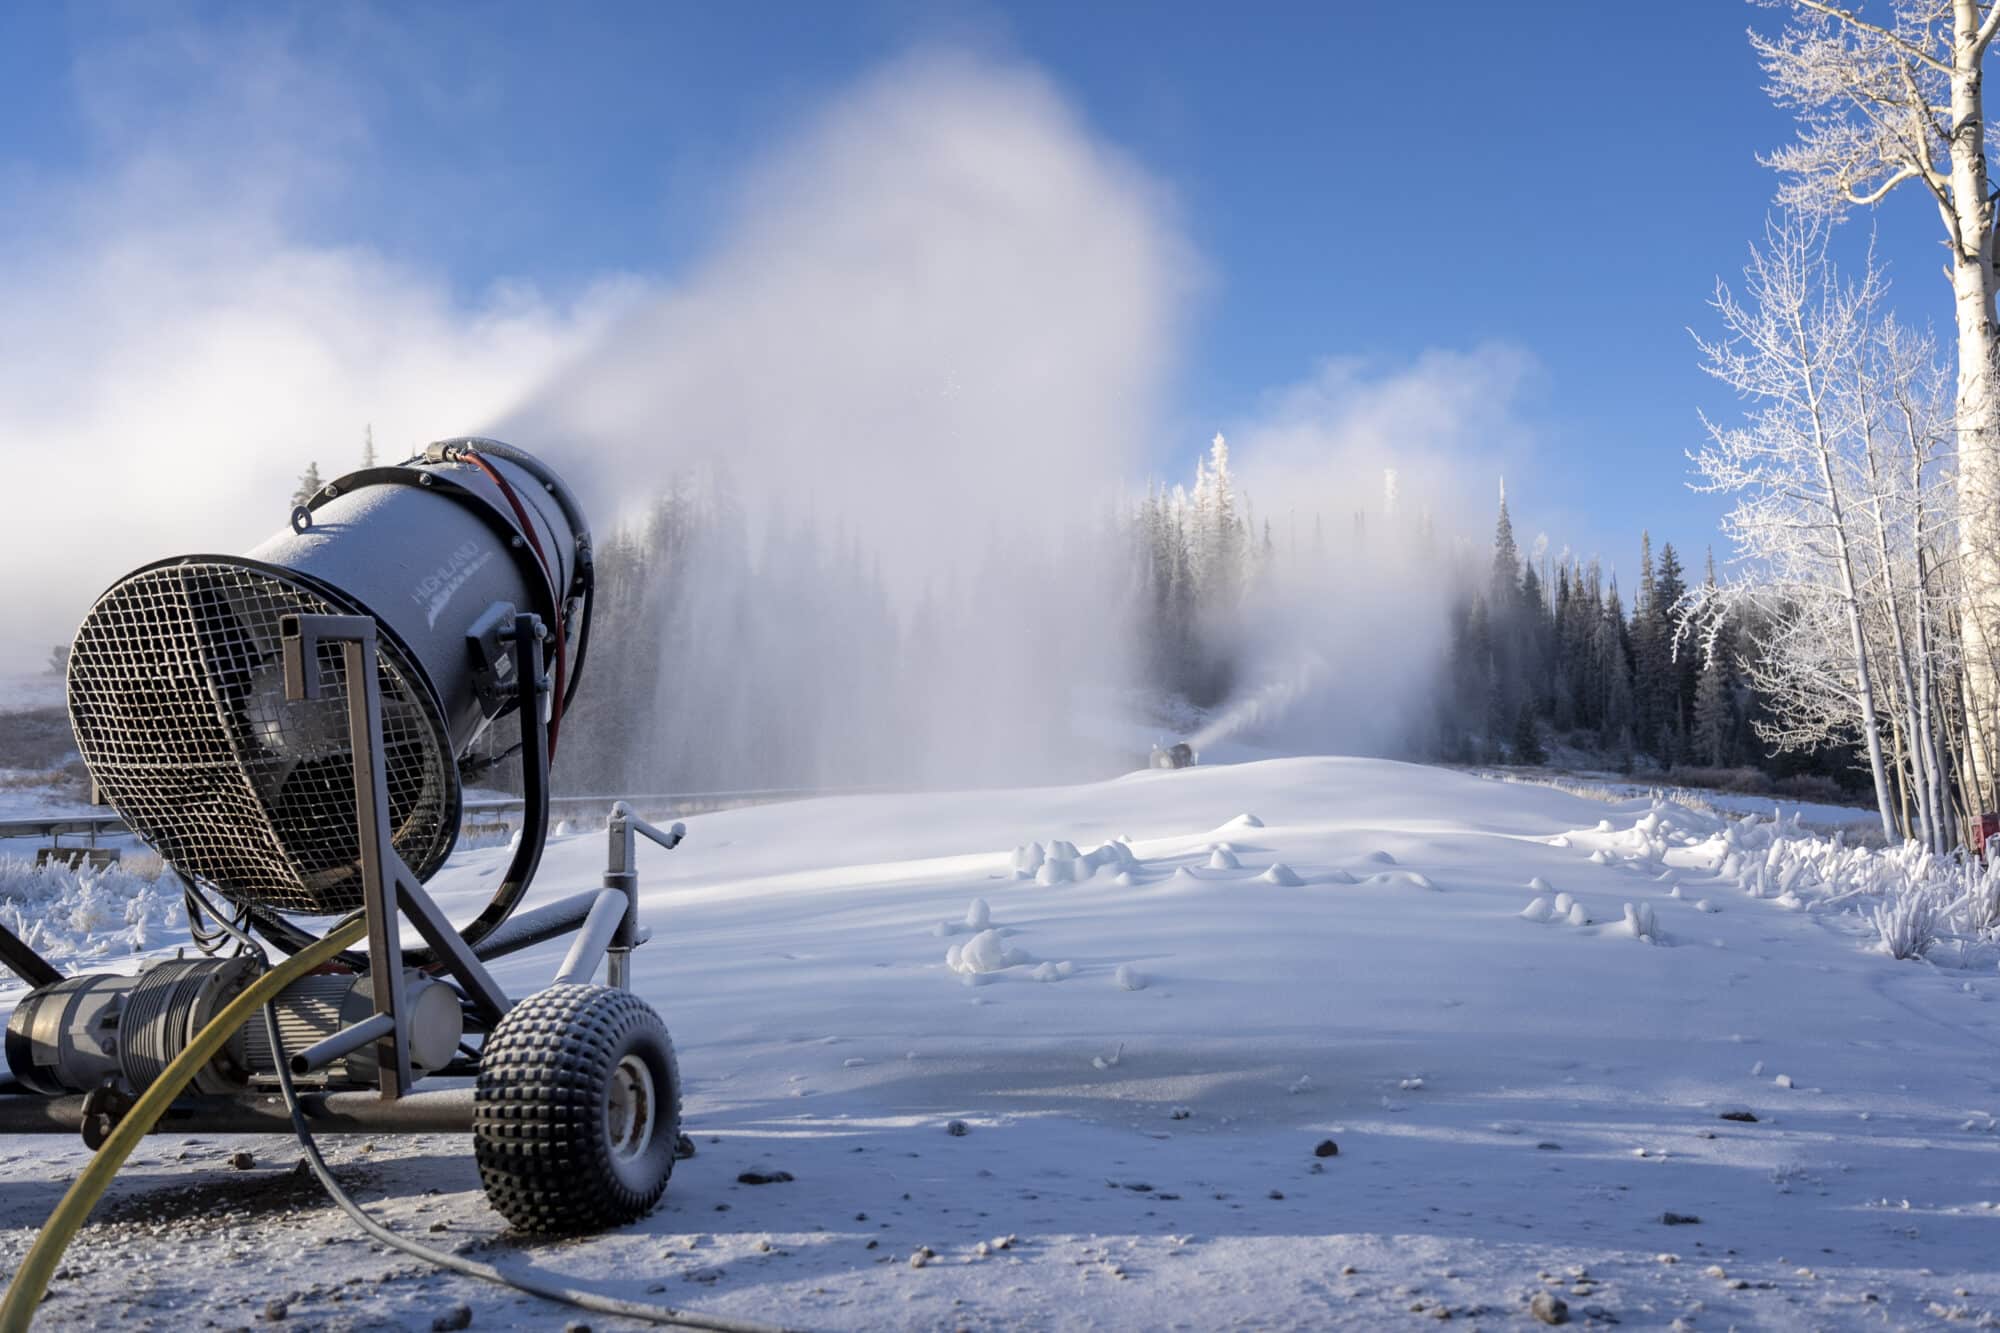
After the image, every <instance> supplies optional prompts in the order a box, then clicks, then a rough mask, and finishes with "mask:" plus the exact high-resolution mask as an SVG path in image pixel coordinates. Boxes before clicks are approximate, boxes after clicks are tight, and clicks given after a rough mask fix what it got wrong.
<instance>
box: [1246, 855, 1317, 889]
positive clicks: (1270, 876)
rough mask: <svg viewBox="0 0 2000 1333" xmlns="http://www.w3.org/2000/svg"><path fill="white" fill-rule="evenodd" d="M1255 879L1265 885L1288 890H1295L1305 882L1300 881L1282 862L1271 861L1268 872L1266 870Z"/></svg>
mask: <svg viewBox="0 0 2000 1333" xmlns="http://www.w3.org/2000/svg"><path fill="white" fill-rule="evenodd" d="M1257 878H1258V879H1260V880H1262V881H1264V883H1266V884H1280V885H1283V886H1284V887H1285V888H1288V889H1296V888H1298V887H1299V886H1300V885H1301V884H1304V883H1305V881H1304V880H1302V879H1300V878H1299V877H1298V875H1297V873H1296V872H1294V871H1293V869H1292V868H1291V867H1290V866H1288V865H1286V864H1285V863H1284V862H1283V861H1273V862H1272V863H1271V868H1270V869H1269V870H1266V871H1265V872H1264V873H1263V874H1261V875H1259V876H1257Z"/></svg>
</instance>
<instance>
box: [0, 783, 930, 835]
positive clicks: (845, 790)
mask: <svg viewBox="0 0 2000 1333" xmlns="http://www.w3.org/2000/svg"><path fill="white" fill-rule="evenodd" d="M897 790H900V788H896V787H751V788H744V789H742V790H739V791H703V792H655V793H652V794H651V795H640V796H553V797H550V798H549V808H550V810H552V811H569V812H574V811H579V810H581V811H589V810H600V809H601V810H603V811H604V812H605V814H606V815H607V816H608V815H609V814H610V812H611V807H612V806H614V805H616V804H617V803H618V802H620V801H623V802H625V804H627V805H629V806H631V807H632V808H633V809H634V810H636V811H641V812H646V813H660V814H672V815H694V814H702V813H708V812H713V811H717V810H735V809H740V808H742V807H744V806H751V805H775V804H777V803H778V802H780V801H803V800H809V799H811V798H813V797H815V796H861V795H867V794H869V793H878V792H890V791H897ZM525 804H526V802H525V801H523V800H522V799H521V798H520V797H518V796H511V797H489V798H483V799H480V800H475V801H466V802H465V803H464V807H463V811H464V813H463V816H462V818H461V821H460V825H461V827H463V825H464V824H465V823H467V822H471V821H472V820H473V819H474V818H475V817H477V816H480V815H485V816H489V817H490V816H496V815H506V814H510V813H513V812H516V811H518V810H520V809H521V808H522V807H523V806H524V805H525ZM130 832H131V829H129V828H127V827H126V825H125V821H124V820H122V819H120V818H119V817H118V816H117V815H113V814H103V815H48V816H44V817H41V818H38V819H0V840H4V839H7V838H47V839H49V841H50V845H52V846H57V847H60V846H61V845H62V839H63V837H64V835H66V834H84V835H86V836H88V838H89V839H90V841H89V844H88V845H89V846H92V847H95V846H96V845H97V840H98V839H99V838H109V837H116V836H118V835H120V834H124V833H130Z"/></svg>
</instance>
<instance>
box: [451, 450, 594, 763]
mask: <svg viewBox="0 0 2000 1333" xmlns="http://www.w3.org/2000/svg"><path fill="white" fill-rule="evenodd" d="M459 457H460V458H463V459H464V460H465V461H466V462H468V463H470V464H472V465H473V466H474V467H476V468H478V469H479V470H480V471H481V472H484V473H485V474H486V475H487V477H488V478H489V479H490V480H491V481H492V482H493V484H494V485H495V486H497V487H499V488H500V494H502V495H504V496H506V497H507V503H508V504H509V505H510V506H512V508H513V510H514V517H515V519H516V520H518V521H519V523H520V525H521V531H522V532H524V533H526V534H527V537H528V545H529V547H530V548H532V549H533V550H534V552H535V559H536V561H537V562H539V563H540V564H541V567H542V577H543V578H545V579H547V580H548V583H549V592H550V594H551V595H552V596H553V597H554V598H555V604H556V625H555V630H556V679H555V686H554V688H553V690H552V691H551V694H552V696H553V698H552V700H551V702H550V705H549V759H550V760H551V761H552V762H553V761H554V759H555V757H556V736H557V734H558V733H559V732H561V730H562V712H563V684H564V677H565V676H567V675H568V674H569V635H568V633H567V631H565V630H564V628H563V615H562V602H563V595H562V594H563V590H562V589H560V588H558V587H557V586H556V574H555V569H554V567H553V566H552V565H550V564H549V557H548V553H547V552H545V551H543V550H542V539H541V538H540V537H538V536H536V535H535V525H534V523H533V521H532V520H530V519H529V517H528V510H527V506H525V505H523V504H522V503H521V497H520V496H518V495H516V494H515V493H514V488H513V487H512V486H510V485H508V484H507V479H506V478H505V477H503V476H501V475H500V473H499V471H498V470H497V469H495V468H494V466H493V465H492V464H491V463H488V462H487V461H486V460H485V459H484V458H481V457H480V456H479V455H478V454H476V453H474V452H473V451H472V450H470V449H466V450H463V451H461V452H460V453H459Z"/></svg>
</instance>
